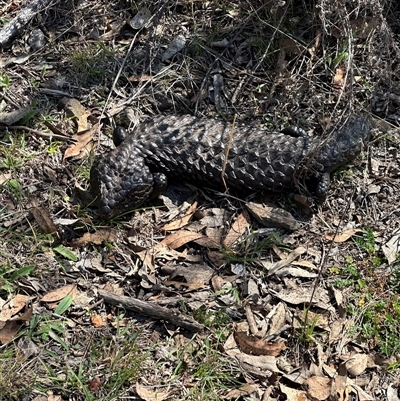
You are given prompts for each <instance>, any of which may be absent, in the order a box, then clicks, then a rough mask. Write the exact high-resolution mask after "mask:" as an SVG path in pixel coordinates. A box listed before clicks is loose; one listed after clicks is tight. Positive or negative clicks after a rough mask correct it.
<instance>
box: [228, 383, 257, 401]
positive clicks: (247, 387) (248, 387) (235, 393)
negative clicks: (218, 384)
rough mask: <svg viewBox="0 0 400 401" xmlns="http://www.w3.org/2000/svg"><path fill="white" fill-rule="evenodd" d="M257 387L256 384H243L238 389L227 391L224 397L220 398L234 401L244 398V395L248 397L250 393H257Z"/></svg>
mask: <svg viewBox="0 0 400 401" xmlns="http://www.w3.org/2000/svg"><path fill="white" fill-rule="evenodd" d="M258 388H259V386H257V385H256V384H250V383H247V384H243V386H240V387H239V388H235V389H233V390H231V391H229V392H228V393H227V394H226V395H224V396H223V397H222V399H223V400H232V399H233V400H236V399H238V398H240V397H245V396H246V395H250V394H251V393H254V392H255V391H257V390H258Z"/></svg>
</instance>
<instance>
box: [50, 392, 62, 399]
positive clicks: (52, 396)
mask: <svg viewBox="0 0 400 401" xmlns="http://www.w3.org/2000/svg"><path fill="white" fill-rule="evenodd" d="M47 394H48V397H47V401H61V396H60V395H54V394H53V392H52V391H48V392H47Z"/></svg>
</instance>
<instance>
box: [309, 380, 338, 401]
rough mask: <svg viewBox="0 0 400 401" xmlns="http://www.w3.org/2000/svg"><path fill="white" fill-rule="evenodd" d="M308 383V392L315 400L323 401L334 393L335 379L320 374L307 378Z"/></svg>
mask: <svg viewBox="0 0 400 401" xmlns="http://www.w3.org/2000/svg"><path fill="white" fill-rule="evenodd" d="M306 384H307V385H308V390H307V393H308V395H309V396H310V397H311V398H312V399H313V400H318V401H323V400H326V399H328V398H329V397H330V395H331V393H332V390H333V389H332V384H333V379H329V378H327V377H320V376H312V377H309V378H308V379H307V380H306Z"/></svg>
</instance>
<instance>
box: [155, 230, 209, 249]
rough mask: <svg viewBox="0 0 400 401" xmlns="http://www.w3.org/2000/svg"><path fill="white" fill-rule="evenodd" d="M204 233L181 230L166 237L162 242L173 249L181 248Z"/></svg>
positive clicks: (201, 236)
mask: <svg viewBox="0 0 400 401" xmlns="http://www.w3.org/2000/svg"><path fill="white" fill-rule="evenodd" d="M203 237H204V235H203V234H199V233H195V232H192V231H187V230H179V231H176V232H174V233H172V234H171V235H168V236H167V237H165V238H164V239H163V240H162V241H161V242H160V243H161V244H163V245H166V246H169V247H170V248H172V249H177V248H180V247H181V246H183V245H185V244H187V243H188V242H191V241H194V240H197V239H200V238H203Z"/></svg>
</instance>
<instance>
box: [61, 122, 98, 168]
mask: <svg viewBox="0 0 400 401" xmlns="http://www.w3.org/2000/svg"><path fill="white" fill-rule="evenodd" d="M98 128H99V124H95V125H94V126H93V127H92V128H91V129H89V130H87V131H86V132H82V133H79V134H75V135H74V136H73V137H72V138H73V139H74V140H75V141H76V143H74V144H72V145H71V146H70V147H69V148H68V149H67V150H66V151H65V153H64V157H63V160H65V159H68V158H69V157H73V156H79V155H80V154H81V153H83V154H85V151H86V150H89V149H88V148H87V145H88V144H89V142H90V141H91V140H92V139H93V137H94V135H95V134H96V132H97V130H98Z"/></svg>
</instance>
